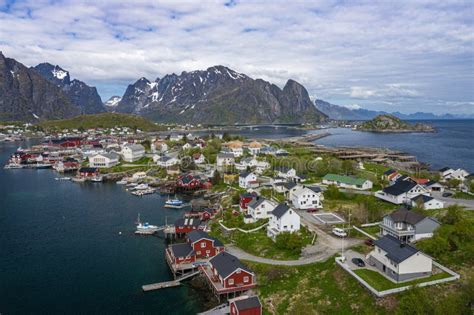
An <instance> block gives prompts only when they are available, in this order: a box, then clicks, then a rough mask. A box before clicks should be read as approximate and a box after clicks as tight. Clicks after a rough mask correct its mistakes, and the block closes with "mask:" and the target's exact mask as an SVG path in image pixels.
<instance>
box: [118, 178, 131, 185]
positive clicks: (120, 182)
mask: <svg viewBox="0 0 474 315" xmlns="http://www.w3.org/2000/svg"><path fill="white" fill-rule="evenodd" d="M127 183H128V182H127V181H126V180H123V179H122V180H119V181H118V182H116V184H117V185H126V184H127Z"/></svg>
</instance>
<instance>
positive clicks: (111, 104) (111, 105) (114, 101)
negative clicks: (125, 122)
mask: <svg viewBox="0 0 474 315" xmlns="http://www.w3.org/2000/svg"><path fill="white" fill-rule="evenodd" d="M121 100H122V98H121V97H120V96H117V95H114V96H112V97H110V98H109V99H108V100H107V101H105V102H104V106H105V107H106V108H107V109H108V110H114V109H115V107H117V105H118V103H119V102H120V101H121Z"/></svg>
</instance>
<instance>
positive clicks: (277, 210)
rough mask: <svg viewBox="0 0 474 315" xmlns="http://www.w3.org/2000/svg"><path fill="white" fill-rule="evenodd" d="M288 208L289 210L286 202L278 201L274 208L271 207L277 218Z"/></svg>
mask: <svg viewBox="0 0 474 315" xmlns="http://www.w3.org/2000/svg"><path fill="white" fill-rule="evenodd" d="M288 210H290V207H288V205H287V204H286V203H280V204H279V205H278V206H277V207H276V208H275V209H273V211H272V214H273V215H274V216H276V217H277V218H281V217H282V216H283V215H284V214H285V213H286V212H287V211H288Z"/></svg>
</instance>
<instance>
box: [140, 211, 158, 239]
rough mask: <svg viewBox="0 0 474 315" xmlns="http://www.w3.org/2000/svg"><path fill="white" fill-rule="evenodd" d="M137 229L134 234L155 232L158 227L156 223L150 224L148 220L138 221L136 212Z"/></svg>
mask: <svg viewBox="0 0 474 315" xmlns="http://www.w3.org/2000/svg"><path fill="white" fill-rule="evenodd" d="M136 223H137V230H136V231H135V234H155V233H156V232H157V231H158V227H157V226H156V225H151V224H149V223H148V222H145V223H142V222H141V221H140V213H139V214H138V218H137V222H136Z"/></svg>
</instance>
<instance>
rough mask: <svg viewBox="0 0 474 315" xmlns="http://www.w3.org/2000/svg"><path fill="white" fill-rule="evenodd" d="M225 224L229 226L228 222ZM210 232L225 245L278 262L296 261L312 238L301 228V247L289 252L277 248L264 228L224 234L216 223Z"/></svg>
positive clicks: (311, 235)
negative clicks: (277, 260)
mask: <svg viewBox="0 0 474 315" xmlns="http://www.w3.org/2000/svg"><path fill="white" fill-rule="evenodd" d="M226 223H227V224H229V222H228V221H227V222H226ZM261 224H262V223H261V222H259V223H258V225H261ZM229 225H232V224H229ZM226 226H227V225H226ZM228 227H229V226H228ZM234 227H239V225H235V226H234ZM255 227H256V226H251V227H243V228H245V229H250V228H255ZM211 230H212V232H211V233H210V234H211V235H212V236H214V237H216V238H218V239H220V240H221V241H223V242H224V243H225V244H234V245H235V246H237V247H239V248H240V249H242V250H244V251H246V252H247V253H250V254H252V255H255V256H259V257H265V258H271V259H280V260H294V259H298V258H299V257H300V254H301V249H302V248H303V247H305V246H306V245H308V244H310V243H311V241H312V240H313V237H314V235H313V234H311V233H310V232H309V231H308V230H307V229H306V228H304V227H302V228H301V230H300V238H301V246H300V247H299V248H297V249H294V250H291V249H286V248H281V247H278V246H277V244H276V243H275V242H274V241H273V240H272V239H271V238H269V237H268V236H267V230H266V228H262V229H261V230H258V231H256V232H253V233H242V232H239V231H233V232H231V233H225V234H224V233H223V232H222V230H221V227H220V226H219V225H218V224H217V223H213V224H212V226H211Z"/></svg>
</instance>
